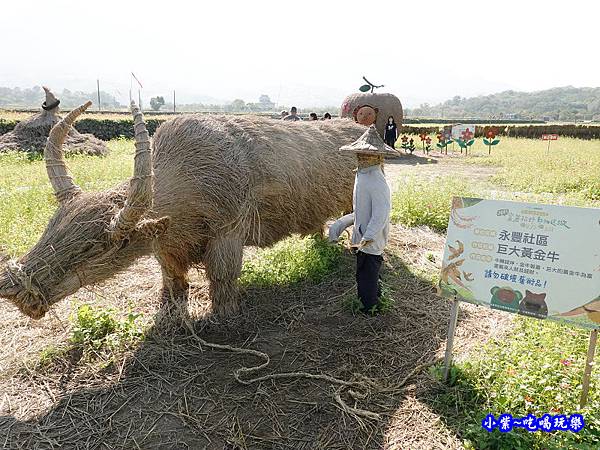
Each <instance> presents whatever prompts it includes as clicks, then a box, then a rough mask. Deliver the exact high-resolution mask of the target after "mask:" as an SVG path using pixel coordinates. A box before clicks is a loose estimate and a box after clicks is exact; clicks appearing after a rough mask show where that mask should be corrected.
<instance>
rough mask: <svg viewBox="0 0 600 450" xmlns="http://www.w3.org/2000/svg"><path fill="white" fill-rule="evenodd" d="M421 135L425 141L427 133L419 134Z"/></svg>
mask: <svg viewBox="0 0 600 450" xmlns="http://www.w3.org/2000/svg"><path fill="white" fill-rule="evenodd" d="M419 137H420V138H421V140H422V141H424V140H425V139H427V135H426V134H425V133H421V134H420V135H419Z"/></svg>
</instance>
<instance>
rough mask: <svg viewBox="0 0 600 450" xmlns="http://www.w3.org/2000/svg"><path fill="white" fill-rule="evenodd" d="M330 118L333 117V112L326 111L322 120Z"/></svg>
mask: <svg viewBox="0 0 600 450" xmlns="http://www.w3.org/2000/svg"><path fill="white" fill-rule="evenodd" d="M329 119H331V114H329V113H328V112H326V113H325V114H323V118H322V119H321V120H329Z"/></svg>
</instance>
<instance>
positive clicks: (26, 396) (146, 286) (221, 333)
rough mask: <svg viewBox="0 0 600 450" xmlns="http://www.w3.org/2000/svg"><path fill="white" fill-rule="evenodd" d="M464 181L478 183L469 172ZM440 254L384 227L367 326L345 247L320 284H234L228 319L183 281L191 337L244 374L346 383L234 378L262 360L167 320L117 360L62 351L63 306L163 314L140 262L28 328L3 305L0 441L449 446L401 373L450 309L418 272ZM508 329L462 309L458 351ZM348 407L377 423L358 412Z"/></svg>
mask: <svg viewBox="0 0 600 450" xmlns="http://www.w3.org/2000/svg"><path fill="white" fill-rule="evenodd" d="M448 170H452V171H458V170H470V168H465V167H464V166H460V165H454V164H452V163H450V162H440V163H438V164H427V165H418V166H417V165H416V164H412V165H411V164H389V165H388V166H387V174H388V176H389V177H390V179H391V180H400V179H401V177H403V176H405V175H406V174H408V173H418V174H419V176H437V174H438V173H445V172H446V171H448ZM473 176H485V175H482V173H481V172H480V171H478V173H477V174H476V173H473ZM442 246H443V237H442V236H440V235H437V234H435V233H432V232H431V231H428V230H422V229H405V228H402V227H398V226H395V227H393V231H392V238H391V241H390V245H389V249H388V255H387V258H386V262H385V275H384V276H385V282H386V283H387V284H388V286H389V288H390V290H391V293H392V294H391V295H392V297H393V298H394V300H395V306H394V308H393V310H392V311H391V312H390V313H388V314H386V315H383V316H379V317H375V318H369V317H363V316H355V315H353V314H352V313H351V312H350V311H349V310H348V308H347V307H346V306H345V303H344V302H345V301H346V300H347V299H348V298H349V296H352V295H353V292H354V289H355V288H354V280H353V264H354V261H353V257H352V255H350V254H347V255H345V257H344V259H343V262H342V264H341V266H340V268H339V270H338V271H337V272H336V273H334V274H332V275H331V276H330V277H328V279H326V280H325V281H324V282H322V283H321V284H317V285H314V284H310V283H298V284H294V285H289V286H280V287H277V288H272V289H249V290H248V291H247V292H245V293H244V296H243V297H244V303H245V307H244V311H243V313H242V314H241V315H240V316H238V317H235V318H232V319H230V320H219V319H216V318H214V317H212V316H211V315H210V314H208V313H207V309H208V303H207V295H206V288H205V285H204V280H203V278H202V275H201V274H196V275H195V289H194V292H195V295H194V299H193V301H192V304H193V307H194V308H193V309H194V311H195V313H196V321H195V323H194V330H195V333H196V335H197V336H199V337H201V338H202V339H204V340H206V341H210V342H216V343H223V344H229V345H232V346H236V347H243V348H248V349H254V350H259V351H262V352H265V353H267V354H268V355H269V356H270V364H269V365H268V366H267V367H265V368H264V369H262V370H261V371H260V372H258V373H257V374H256V375H257V376H261V375H266V374H272V373H282V372H297V371H302V372H309V373H313V374H327V375H330V376H333V377H336V378H338V379H341V380H347V381H352V382H355V383H357V386H356V387H354V388H352V389H348V388H344V387H342V386H339V385H336V384H332V383H329V382H324V381H320V380H311V379H306V378H285V379H276V380H266V381H263V382H258V383H253V384H249V385H244V384H240V383H238V382H237V381H235V379H234V377H233V375H232V374H233V372H234V371H235V370H237V369H239V368H240V367H242V366H255V365H258V364H261V363H262V362H263V361H262V360H260V359H257V358H256V357H253V356H247V355H239V354H235V353H231V352H226V351H218V350H212V349H209V348H205V347H203V346H202V345H201V344H200V342H199V341H198V340H197V339H196V338H195V337H194V335H192V334H191V333H190V332H189V331H186V330H185V328H184V327H181V326H171V327H170V328H167V329H165V328H164V327H162V328H160V329H159V328H155V327H150V329H149V330H148V332H147V334H146V336H145V338H144V339H143V341H142V342H141V343H140V344H139V345H136V346H135V347H134V348H132V349H130V350H128V351H126V352H124V353H121V354H118V355H116V356H115V355H112V354H110V353H103V352H98V353H97V354H95V355H94V354H86V355H82V354H81V352H78V351H77V349H75V348H73V347H72V346H71V344H69V342H68V338H69V336H70V334H71V329H70V327H71V322H70V321H69V315H70V314H71V311H73V309H74V307H75V305H76V304H77V303H81V302H86V303H92V304H95V305H98V306H110V307H112V308H114V309H116V310H118V311H123V312H126V311H127V310H128V308H130V307H133V308H134V309H135V310H136V311H137V312H141V313H143V314H144V317H145V318H146V320H147V321H148V322H149V323H152V322H153V321H154V318H155V317H157V316H160V315H161V314H162V313H163V311H161V304H160V303H159V301H158V299H157V296H156V292H157V290H158V288H159V286H160V270H159V267H158V264H157V263H156V261H155V260H154V259H153V258H145V259H143V260H140V261H139V262H138V263H137V264H136V265H135V266H134V267H132V268H131V269H130V270H128V271H127V272H126V273H123V274H121V275H119V276H117V277H115V278H114V279H113V280H111V281H110V282H109V283H106V284H105V285H102V286H98V287H96V288H94V289H93V290H82V291H80V292H78V293H77V294H76V295H75V296H73V297H71V298H69V299H68V300H66V301H64V302H62V303H60V304H59V305H57V306H56V307H55V308H54V310H53V311H54V313H53V314H52V315H49V316H47V317H46V318H44V319H42V320H40V321H37V322H36V321H31V320H28V319H25V318H24V317H23V316H21V315H20V314H19V313H18V312H17V311H16V310H15V309H14V308H12V307H5V308H3V310H2V312H1V313H0V445H2V446H3V447H4V448H23V449H25V448H26V449H37V448H40V449H41V448H44V449H46V448H58V447H61V446H62V448H86V449H87V448H144V449H154V448H160V449H163V448H166V449H187V448H193V449H202V448H207V449H229V450H234V449H350V448H351V449H363V448H368V449H381V448H390V449H404V448H411V449H421V448H423V449H432V448H440V449H442V448H443V449H453V448H461V439H460V437H459V435H458V434H457V430H453V429H451V428H450V427H449V426H448V425H447V423H446V422H445V418H444V416H443V414H441V413H440V412H439V411H436V409H435V406H434V405H435V402H433V401H432V399H434V398H435V397H436V396H437V395H438V394H439V393H440V392H443V391H444V390H445V389H446V388H445V387H444V386H443V385H440V384H439V383H438V382H437V381H436V380H435V379H434V378H432V377H431V376H430V375H429V372H428V370H427V368H424V369H422V370H420V371H417V372H416V373H415V372H414V369H415V368H416V367H419V366H421V365H422V364H423V363H429V362H432V361H435V360H437V359H439V358H440V357H441V356H442V353H443V350H444V345H445V337H446V327H447V319H448V314H449V304H448V302H446V301H444V300H441V299H440V298H438V297H437V296H436V295H435V294H434V290H433V288H432V286H431V283H430V281H429V280H428V279H427V277H426V276H425V274H426V273H427V272H428V271H431V270H438V267H437V265H436V264H437V263H439V261H440V259H441V251H442ZM432 255H433V257H432ZM431 259H433V260H434V262H431ZM507 320H508V318H507V317H505V316H503V315H499V314H497V313H495V314H493V315H492V314H490V313H489V312H488V311H487V310H485V309H483V308H477V307H474V306H471V305H464V306H463V307H461V314H460V316H459V325H458V329H457V342H456V355H457V357H458V358H461V357H466V355H468V354H469V351H472V350H473V349H477V348H478V347H479V346H480V345H481V343H482V342H484V341H485V340H486V339H488V338H489V336H490V335H494V334H496V333H500V332H501V330H502V329H503V326H502V325H503V323H505V321H507ZM48 346H63V347H66V348H67V349H68V351H67V352H66V353H65V356H64V357H60V358H56V359H55V360H54V362H52V363H51V364H49V365H47V366H44V367H41V366H40V365H39V355H40V352H41V351H42V350H43V349H48ZM252 376H254V374H253V375H252ZM407 377H408V378H407ZM401 382H403V383H402V384H401ZM336 395H338V396H339V399H340V400H341V403H340V401H338V400H336ZM344 405H346V406H344ZM347 407H350V408H357V409H360V410H364V411H369V412H370V413H372V414H376V415H377V416H374V415H373V416H371V417H370V418H369V417H365V416H362V415H360V413H359V414H357V413H356V412H355V411H356V410H352V409H348V408H347Z"/></svg>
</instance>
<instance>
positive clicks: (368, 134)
mask: <svg viewBox="0 0 600 450" xmlns="http://www.w3.org/2000/svg"><path fill="white" fill-rule="evenodd" d="M340 151H343V152H354V153H362V154H364V155H376V156H400V155H401V154H402V153H400V152H399V151H398V150H396V149H394V148H392V147H390V146H389V145H387V144H386V143H385V142H383V139H381V136H380V135H379V133H378V132H377V129H376V128H375V125H371V126H370V127H369V128H367V131H365V132H364V133H363V134H362V136H361V137H359V138H358V139H357V140H356V141H354V142H353V143H352V144H348V145H344V146H342V147H340Z"/></svg>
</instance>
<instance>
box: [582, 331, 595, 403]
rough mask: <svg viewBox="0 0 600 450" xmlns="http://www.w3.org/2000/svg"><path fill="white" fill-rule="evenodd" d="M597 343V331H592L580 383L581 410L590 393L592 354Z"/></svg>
mask: <svg viewBox="0 0 600 450" xmlns="http://www.w3.org/2000/svg"><path fill="white" fill-rule="evenodd" d="M597 341H598V330H592V332H591V333H590V345H589V347H588V352H587V358H586V361H585V369H584V371H583V382H582V383H581V399H580V400H579V407H580V408H583V407H584V406H585V405H586V404H587V399H588V393H589V391H590V379H591V377H592V365H593V362H594V354H595V353H596V342H597Z"/></svg>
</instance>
